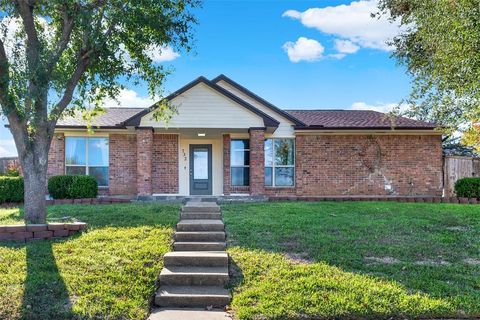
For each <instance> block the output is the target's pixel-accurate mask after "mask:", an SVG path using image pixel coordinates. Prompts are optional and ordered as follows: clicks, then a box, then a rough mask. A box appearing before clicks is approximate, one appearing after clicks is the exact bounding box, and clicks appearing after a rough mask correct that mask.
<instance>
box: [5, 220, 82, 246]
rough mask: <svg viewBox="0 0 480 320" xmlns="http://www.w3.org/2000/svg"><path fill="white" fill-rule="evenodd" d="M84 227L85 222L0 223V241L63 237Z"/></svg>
mask: <svg viewBox="0 0 480 320" xmlns="http://www.w3.org/2000/svg"><path fill="white" fill-rule="evenodd" d="M86 227H87V224H86V223H85V222H68V223H47V224H27V225H0V241H2V240H13V241H17V242H25V241H27V240H40V239H51V238H64V237H67V236H70V235H73V234H76V233H78V232H81V231H82V230H84V229H85V228H86Z"/></svg>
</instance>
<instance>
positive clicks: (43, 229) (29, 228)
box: [27, 224, 48, 231]
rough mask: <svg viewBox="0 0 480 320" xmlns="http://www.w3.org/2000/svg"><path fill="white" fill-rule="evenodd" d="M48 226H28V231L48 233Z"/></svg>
mask: <svg viewBox="0 0 480 320" xmlns="http://www.w3.org/2000/svg"><path fill="white" fill-rule="evenodd" d="M47 229H48V227H47V225H46V224H28V225H27V231H47Z"/></svg>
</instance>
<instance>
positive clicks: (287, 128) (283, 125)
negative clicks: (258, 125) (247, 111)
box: [217, 80, 295, 137]
mask: <svg viewBox="0 0 480 320" xmlns="http://www.w3.org/2000/svg"><path fill="white" fill-rule="evenodd" d="M217 84H218V85H219V86H221V87H222V88H224V89H226V90H228V91H230V92H231V93H233V94H234V95H236V96H237V97H239V98H240V99H242V100H244V101H246V102H248V103H249V104H251V105H252V106H254V107H255V108H257V109H258V110H261V111H263V112H264V113H266V114H268V115H269V116H270V117H272V118H274V119H275V120H277V121H278V122H280V125H279V126H278V128H277V130H275V132H274V133H273V134H272V135H271V136H272V137H293V136H295V131H294V130H293V127H292V125H294V123H293V122H291V121H290V120H288V119H287V118H285V117H283V116H282V115H280V114H278V113H276V112H274V111H272V110H271V109H270V108H268V107H266V106H264V105H263V104H261V103H260V102H258V101H257V100H255V99H252V98H250V97H249V96H247V95H246V94H244V93H243V92H241V91H240V90H238V89H237V88H235V87H233V86H231V85H230V84H228V83H227V82H225V81H223V80H222V81H219V82H217ZM267 135H268V134H267Z"/></svg>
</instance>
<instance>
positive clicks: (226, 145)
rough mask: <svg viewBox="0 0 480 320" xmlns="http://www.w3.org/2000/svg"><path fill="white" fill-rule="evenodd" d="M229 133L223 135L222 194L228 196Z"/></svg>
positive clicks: (229, 186) (229, 178)
mask: <svg viewBox="0 0 480 320" xmlns="http://www.w3.org/2000/svg"><path fill="white" fill-rule="evenodd" d="M230 141H231V139H230V135H229V134H224V135H223V194H224V195H226V196H228V195H229V194H230V193H231V181H230V180H231V176H230Z"/></svg>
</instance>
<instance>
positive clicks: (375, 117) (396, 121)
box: [286, 110, 436, 129]
mask: <svg viewBox="0 0 480 320" xmlns="http://www.w3.org/2000/svg"><path fill="white" fill-rule="evenodd" d="M286 111H287V112H288V113H289V114H291V115H292V116H294V117H295V118H297V119H299V120H300V121H302V122H304V123H305V124H306V125H307V127H303V128H305V129H308V128H309V127H319V128H320V127H321V128H325V129H390V128H392V124H393V127H394V128H396V129H433V128H435V127H436V126H435V124H432V123H428V122H423V121H418V120H413V119H408V118H405V117H397V116H395V117H393V118H392V117H390V116H389V115H387V114H385V113H381V112H377V111H371V110H286ZM297 128H298V129H302V128H301V127H297Z"/></svg>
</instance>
